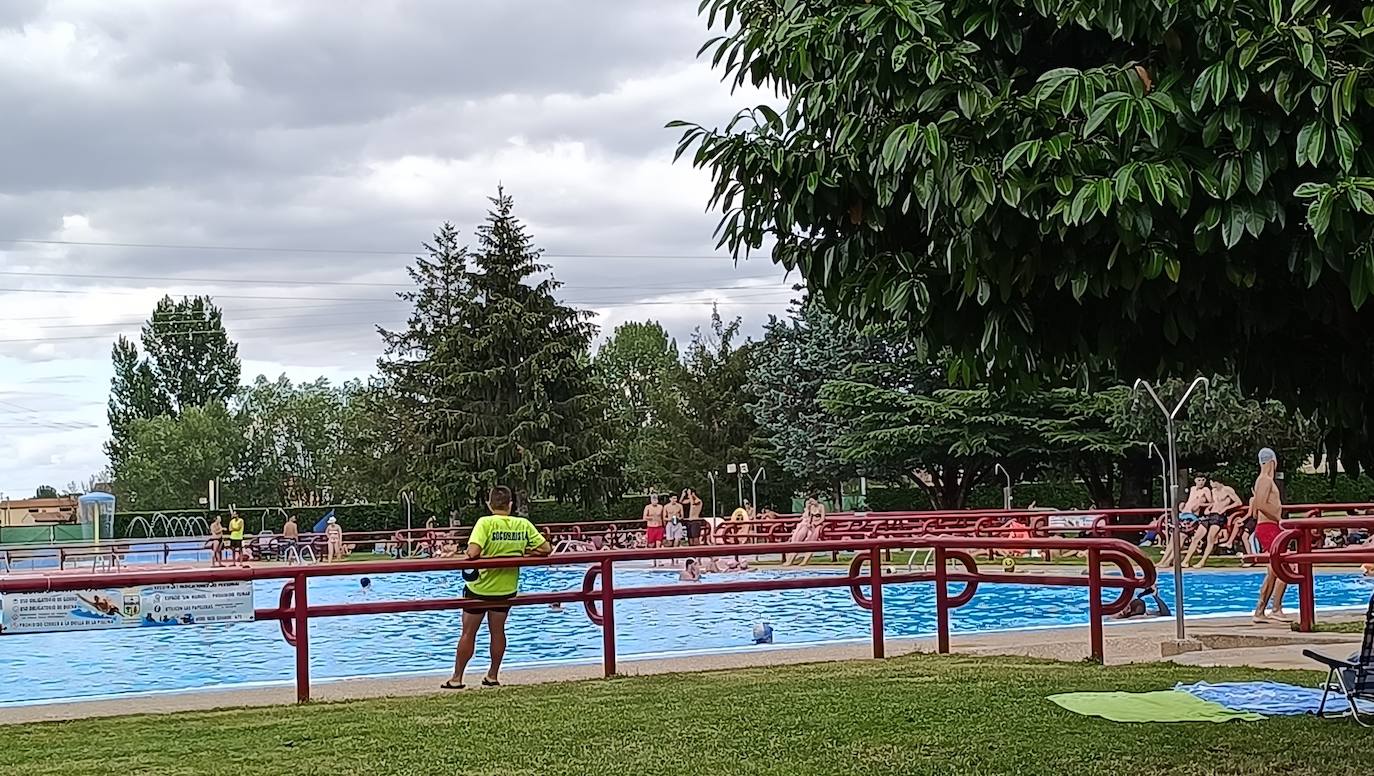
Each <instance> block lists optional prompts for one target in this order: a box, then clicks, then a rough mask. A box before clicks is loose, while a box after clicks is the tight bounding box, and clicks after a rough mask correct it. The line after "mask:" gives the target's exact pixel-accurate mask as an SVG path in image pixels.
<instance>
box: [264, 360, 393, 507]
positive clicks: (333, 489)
mask: <svg viewBox="0 0 1374 776" xmlns="http://www.w3.org/2000/svg"><path fill="white" fill-rule="evenodd" d="M359 390H360V386H359V384H357V383H356V382H354V383H346V384H344V385H343V386H341V387H337V388H336V387H334V386H333V385H330V383H329V381H328V380H326V379H325V378H323V377H321V378H319V379H318V380H315V381H314V382H310V383H301V384H299V385H297V384H295V383H292V382H291V380H290V379H288V378H287V377H286V376H285V375H282V376H281V377H278V378H277V379H276V380H268V379H267V378H266V377H265V376H261V375H260V376H259V377H258V379H257V380H256V381H255V382H254V383H253V384H252V385H251V386H249V387H247V388H245V389H243V391H242V392H241V394H240V396H239V399H238V403H237V410H238V414H239V416H240V423H241V426H242V428H243V434H244V445H245V452H244V455H245V459H246V465H247V466H248V467H249V469H248V471H246V472H245V476H246V477H248V478H250V481H251V484H252V485H253V486H254V490H253V493H254V495H255V496H256V497H257V498H258V499H259V500H260V501H261V503H271V502H276V503H307V504H309V503H316V504H319V503H332V501H333V500H336V499H337V498H339V497H345V498H346V497H348V496H349V495H361V494H351V493H347V492H344V490H343V489H341V488H339V486H340V485H342V484H343V482H344V480H343V458H344V455H345V450H346V448H347V446H348V445H349V444H350V443H351V442H352V439H351V435H350V433H349V430H348V428H347V425H346V423H347V419H348V403H349V401H350V400H351V398H352V397H353V396H354V395H355V394H356V393H357V392H358V391H359ZM393 495H394V494H393Z"/></svg>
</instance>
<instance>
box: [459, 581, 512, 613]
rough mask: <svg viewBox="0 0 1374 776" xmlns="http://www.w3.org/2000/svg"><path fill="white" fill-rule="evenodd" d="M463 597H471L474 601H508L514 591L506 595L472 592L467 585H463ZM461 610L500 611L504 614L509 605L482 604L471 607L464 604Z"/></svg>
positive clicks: (507, 610)
mask: <svg viewBox="0 0 1374 776" xmlns="http://www.w3.org/2000/svg"><path fill="white" fill-rule="evenodd" d="M463 597H464V598H471V599H472V600H474V601H509V600H510V599H512V598H514V597H515V593H509V594H507V595H482V594H481V593H474V592H472V591H471V590H470V589H468V586H467V585H463ZM463 611H465V612H501V613H503V614H504V613H506V612H509V611H510V607H509V606H483V607H475V606H474V607H472V608H468V607H466V606H464V607H463Z"/></svg>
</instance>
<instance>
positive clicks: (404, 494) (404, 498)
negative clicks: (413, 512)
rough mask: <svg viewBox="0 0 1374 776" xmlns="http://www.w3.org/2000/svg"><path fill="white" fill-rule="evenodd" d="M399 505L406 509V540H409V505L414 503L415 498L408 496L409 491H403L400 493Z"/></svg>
mask: <svg viewBox="0 0 1374 776" xmlns="http://www.w3.org/2000/svg"><path fill="white" fill-rule="evenodd" d="M401 503H402V504H404V505H405V508H406V538H407V539H409V538H410V531H411V525H410V505H411V504H414V503H415V497H414V496H412V495H410V491H406V490H403V491H401Z"/></svg>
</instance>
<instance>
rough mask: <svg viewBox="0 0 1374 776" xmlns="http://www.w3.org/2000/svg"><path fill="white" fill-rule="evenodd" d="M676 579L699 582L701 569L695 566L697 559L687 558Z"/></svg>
mask: <svg viewBox="0 0 1374 776" xmlns="http://www.w3.org/2000/svg"><path fill="white" fill-rule="evenodd" d="M677 581H679V582H700V581H701V569H699V568H697V559H696V558H688V559H687V563H686V564H684V565H683V567H682V571H681V572H679V573H678V575H677Z"/></svg>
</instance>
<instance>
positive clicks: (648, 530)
mask: <svg viewBox="0 0 1374 776" xmlns="http://www.w3.org/2000/svg"><path fill="white" fill-rule="evenodd" d="M644 525H645V528H644V546H645V547H649V548H651V549H656V548H658V547H662V546H663V539H664V538H665V537H666V536H667V531H666V530H665V529H664V527H663V505H662V504H660V503H658V494H656V493H655V494H652V495H650V496H649V503H648V504H647V505H645V507H644ZM654 565H655V566H657V565H658V561H657V560H655V561H654Z"/></svg>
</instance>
